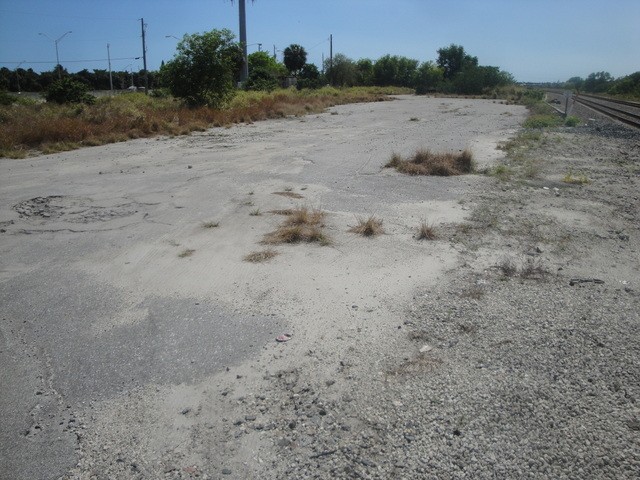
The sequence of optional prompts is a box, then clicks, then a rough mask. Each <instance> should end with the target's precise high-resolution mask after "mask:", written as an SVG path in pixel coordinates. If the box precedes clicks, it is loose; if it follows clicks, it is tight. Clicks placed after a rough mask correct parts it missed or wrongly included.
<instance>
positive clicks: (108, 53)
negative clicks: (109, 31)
mask: <svg viewBox="0 0 640 480" xmlns="http://www.w3.org/2000/svg"><path fill="white" fill-rule="evenodd" d="M109 46H110V45H109V44H108V43H107V58H108V59H109V90H111V94H112V95H113V77H112V76H111V51H110V50H109Z"/></svg>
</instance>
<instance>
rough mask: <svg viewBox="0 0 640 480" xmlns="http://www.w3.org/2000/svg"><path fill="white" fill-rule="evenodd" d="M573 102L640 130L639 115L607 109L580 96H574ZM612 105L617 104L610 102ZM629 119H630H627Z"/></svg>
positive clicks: (612, 108)
mask: <svg viewBox="0 0 640 480" xmlns="http://www.w3.org/2000/svg"><path fill="white" fill-rule="evenodd" d="M603 100H604V99H603ZM574 101H575V102H577V103H580V104H582V105H584V106H585V107H588V108H591V109H592V110H595V111H596V112H600V113H602V114H604V115H606V116H608V117H611V118H613V119H615V120H618V121H620V122H623V123H626V124H627V125H630V126H632V127H635V128H640V115H638V114H635V113H631V112H627V111H626V110H620V109H619V108H614V107H608V106H606V105H603V104H601V103H597V102H593V101H591V100H587V99H585V98H582V96H578V95H576V96H575V97H574ZM612 103H617V102H612ZM621 114H622V115H621ZM623 115H624V116H623ZM629 117H631V118H629Z"/></svg>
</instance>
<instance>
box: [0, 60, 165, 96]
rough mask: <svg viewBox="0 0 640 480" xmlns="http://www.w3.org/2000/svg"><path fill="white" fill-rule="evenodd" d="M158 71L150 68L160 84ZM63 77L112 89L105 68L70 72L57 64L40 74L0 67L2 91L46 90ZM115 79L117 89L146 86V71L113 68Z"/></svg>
mask: <svg viewBox="0 0 640 480" xmlns="http://www.w3.org/2000/svg"><path fill="white" fill-rule="evenodd" d="M157 74H158V73H157V72H152V71H149V82H150V84H154V85H155V84H157V82H156V79H157ZM59 78H71V79H74V80H76V81H78V82H81V83H83V84H84V85H86V86H87V88H88V89H89V90H109V89H110V83H109V71H108V70H102V69H94V70H91V71H90V70H87V69H84V70H80V71H79V72H76V73H69V72H68V71H67V69H66V68H64V67H62V66H61V65H57V66H56V67H54V68H53V70H50V71H47V72H42V73H37V72H34V71H33V69H31V68H26V69H25V68H18V69H14V70H9V69H8V68H6V67H2V68H0V90H4V91H8V92H20V91H22V92H46V91H47V90H48V89H49V88H50V87H51V85H52V84H53V83H54V82H55V81H57V80H58V79H59ZM111 79H112V82H113V88H114V89H115V90H124V89H127V88H128V87H130V86H132V85H133V86H136V87H137V86H142V85H144V80H143V79H144V71H143V70H140V71H138V72H133V71H124V70H121V71H115V70H114V71H112V72H111Z"/></svg>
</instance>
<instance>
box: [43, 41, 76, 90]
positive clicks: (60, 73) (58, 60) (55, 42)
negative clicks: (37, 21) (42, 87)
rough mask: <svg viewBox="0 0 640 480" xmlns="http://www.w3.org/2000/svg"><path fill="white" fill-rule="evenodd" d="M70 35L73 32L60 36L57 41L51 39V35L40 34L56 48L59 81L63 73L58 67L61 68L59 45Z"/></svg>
mask: <svg viewBox="0 0 640 480" xmlns="http://www.w3.org/2000/svg"><path fill="white" fill-rule="evenodd" d="M70 33H71V30H69V31H68V32H65V33H63V34H62V35H60V36H59V37H58V38H56V39H55V40H54V39H53V38H51V37H50V36H49V35H47V34H46V33H42V32H41V33H39V34H38V35H42V36H43V37H47V38H48V39H49V40H51V41H52V42H53V44H54V45H55V46H56V69H57V70H58V80H60V79H61V78H62V72H61V70H62V69H61V68H58V67H61V65H60V55H58V43H59V42H60V40H62V39H63V38H64V37H66V36H67V35H69V34H70Z"/></svg>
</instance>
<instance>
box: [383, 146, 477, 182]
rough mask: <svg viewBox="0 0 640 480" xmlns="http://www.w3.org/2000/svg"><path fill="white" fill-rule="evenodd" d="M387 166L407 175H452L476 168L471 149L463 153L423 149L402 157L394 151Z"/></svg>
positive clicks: (468, 171)
mask: <svg viewBox="0 0 640 480" xmlns="http://www.w3.org/2000/svg"><path fill="white" fill-rule="evenodd" d="M385 167H386V168H395V169H396V170H397V171H398V172H400V173H405V174H407V175H435V176H443V177H446V176H451V175H462V174H464V173H471V172H473V170H474V162H473V154H472V153H471V151H470V150H466V149H465V150H463V151H462V152H461V153H458V154H455V153H450V152H447V153H433V152H431V151H430V150H425V149H421V150H418V151H416V153H415V154H414V155H413V156H412V157H409V158H408V159H404V158H402V156H401V155H399V154H397V153H394V154H393V155H392V156H391V159H390V160H389V162H387V164H386V165H385Z"/></svg>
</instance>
